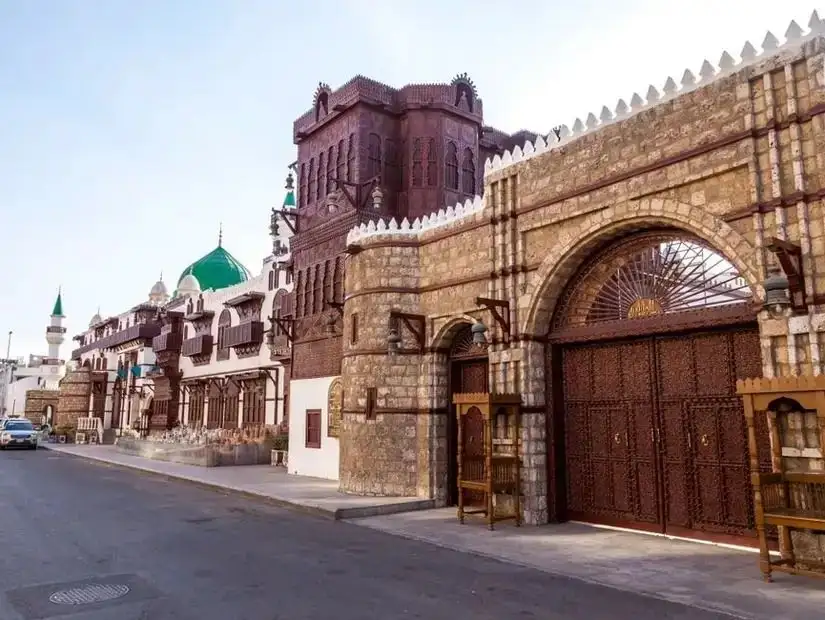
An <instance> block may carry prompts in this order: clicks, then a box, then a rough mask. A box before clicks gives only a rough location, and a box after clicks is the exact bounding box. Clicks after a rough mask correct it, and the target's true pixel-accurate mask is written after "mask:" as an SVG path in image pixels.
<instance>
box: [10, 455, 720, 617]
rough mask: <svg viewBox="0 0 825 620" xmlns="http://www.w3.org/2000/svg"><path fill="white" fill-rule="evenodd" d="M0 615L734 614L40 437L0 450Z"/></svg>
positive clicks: (422, 615)
mask: <svg viewBox="0 0 825 620" xmlns="http://www.w3.org/2000/svg"><path fill="white" fill-rule="evenodd" d="M0 592H1V594H0V619H2V620H33V619H35V618H57V619H61V618H63V619H65V620H138V619H140V620H172V619H176V620H177V619H180V620H304V619H313V620H327V619H330V620H372V619H376V620H378V619H380V620H391V619H395V618H400V619H406V618H410V619H412V618H421V619H422V620H442V619H443V620H487V619H489V620H508V619H510V618H513V619H529V618H536V619H537V620H538V619H540V620H557V619H562V618H563V619H565V620H602V619H604V620H624V619H627V620H631V619H632V620H666V619H679V620H722V619H727V620H729V618H730V617H729V616H724V615H718V614H712V613H708V612H704V611H700V610H697V609H694V608H689V607H684V606H681V605H677V604H673V603H668V602H665V601H659V600H656V599H652V598H647V597H643V596H639V595H635V594H630V593H625V592H620V591H617V590H612V589H609V588H605V587H601V586H597V585H590V584H587V583H584V582H580V581H576V580H573V579H567V578H562V577H554V576H551V575H548V574H545V573H542V572H539V571H535V570H530V569H526V568H521V567H518V566H513V565H510V564H505V563H501V562H497V561H495V560H490V559H484V558H479V557H476V556H473V555H468V554H463V553H459V552H455V551H450V550H447V549H442V548H439V547H435V546H431V545H428V544H426V543H423V542H416V541H412V540H407V539H402V538H396V537H394V536H391V535H389V534H384V533H382V532H377V531H374V530H371V529H367V528H363V527H359V526H357V525H353V524H348V523H345V522H333V521H330V520H326V519H323V518H320V517H312V516H307V515H304V514H300V513H297V512H292V511H290V510H287V509H281V508H276V507H272V506H269V505H265V504H262V503H258V502H256V501H254V500H249V499H245V498H240V497H236V496H231V495H224V494H221V493H218V492H215V491H212V490H207V489H204V488H200V487H197V486H195V485H192V484H189V483H186V482H173V481H166V480H164V479H161V478H157V477H152V476H148V475H146V474H142V473H139V472H136V471H131V470H124V469H119V468H115V467H111V466H107V465H104V464H99V463H93V462H90V461H86V460H83V459H79V458H75V457H71V456H67V455H60V454H57V453H54V452H49V451H48V450H43V449H41V450H38V451H37V452H27V451H26V452H24V451H19V452H18V451H5V452H0Z"/></svg>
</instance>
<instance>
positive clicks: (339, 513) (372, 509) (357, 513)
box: [38, 444, 435, 521]
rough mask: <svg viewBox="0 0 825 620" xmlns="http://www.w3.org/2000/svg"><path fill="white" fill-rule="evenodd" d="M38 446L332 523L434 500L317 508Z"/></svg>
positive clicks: (427, 504)
mask: <svg viewBox="0 0 825 620" xmlns="http://www.w3.org/2000/svg"><path fill="white" fill-rule="evenodd" d="M38 447H40V448H43V449H45V450H49V451H51V452H54V453H55V454H59V455H61V456H67V457H70V458H77V459H82V460H84V461H92V462H94V463H99V464H102V465H107V466H109V467H114V468H116V469H123V470H131V471H139V472H141V473H144V474H149V475H151V476H155V477H157V478H162V479H164V480H170V481H179V482H186V483H189V484H191V485H194V486H198V487H201V488H202V489H208V490H210V491H217V492H219V493H222V494H223V495H234V496H237V497H243V498H245V499H250V500H253V501H257V502H262V503H265V504H269V505H270V506H275V507H278V508H286V509H290V510H294V511H295V512H302V513H304V514H308V515H311V516H315V517H322V518H325V519H331V520H333V521H344V520H347V519H363V518H367V517H377V516H384V515H391V514H397V513H399V512H412V511H417V510H427V509H429V508H434V507H435V500H431V499H418V500H411V501H409V502H399V503H397V504H384V505H377V506H355V507H352V508H334V509H329V508H321V507H320V506H313V505H309V504H305V503H300V502H296V501H290V500H287V499H283V498H280V497H272V496H271V495H262V494H260V493H255V492H253V491H244V490H243V489H236V488H233V487H227V486H224V485H222V484H218V483H216V482H206V481H204V480H195V479H194V478H189V477H187V476H176V475H174V474H167V473H164V472H161V471H157V470H155V469H151V468H150V467H141V466H140V465H125V464H123V463H113V462H112V461H109V460H106V459H104V458H101V457H99V456H95V455H93V454H73V453H71V452H63V451H61V450H53V449H52V448H51V447H49V445H48V444H40V445H39V446H38Z"/></svg>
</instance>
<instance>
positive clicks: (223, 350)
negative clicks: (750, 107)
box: [215, 308, 232, 362]
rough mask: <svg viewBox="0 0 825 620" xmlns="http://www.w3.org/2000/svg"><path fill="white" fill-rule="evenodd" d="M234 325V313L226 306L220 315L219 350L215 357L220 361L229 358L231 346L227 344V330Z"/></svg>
mask: <svg viewBox="0 0 825 620" xmlns="http://www.w3.org/2000/svg"><path fill="white" fill-rule="evenodd" d="M230 327H232V313H231V312H230V311H229V308H224V310H223V312H221V315H220V317H218V352H217V354H216V355H215V359H216V360H217V361H219V362H222V361H225V360H228V359H229V347H228V346H227V345H226V330H228V329H229V328H230Z"/></svg>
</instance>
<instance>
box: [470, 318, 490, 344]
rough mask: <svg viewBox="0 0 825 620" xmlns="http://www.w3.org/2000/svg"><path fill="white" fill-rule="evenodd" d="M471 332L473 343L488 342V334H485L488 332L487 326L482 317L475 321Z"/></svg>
mask: <svg viewBox="0 0 825 620" xmlns="http://www.w3.org/2000/svg"><path fill="white" fill-rule="evenodd" d="M470 333H471V334H473V344H486V343H487V336H485V335H484V334H486V333H487V326H486V325H485V324H484V323H483V322H482V320H481V319H479V320H478V321H476V322H475V323H473V326H472V327H470Z"/></svg>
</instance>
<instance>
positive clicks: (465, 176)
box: [461, 147, 476, 196]
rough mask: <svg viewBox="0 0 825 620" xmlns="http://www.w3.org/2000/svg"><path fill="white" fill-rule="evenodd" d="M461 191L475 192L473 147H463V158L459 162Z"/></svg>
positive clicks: (473, 193)
mask: <svg viewBox="0 0 825 620" xmlns="http://www.w3.org/2000/svg"><path fill="white" fill-rule="evenodd" d="M461 191H463V192H464V193H465V194H471V195H473V196H474V195H475V193H476V164H475V161H473V149H471V148H469V147H468V148H466V149H464V159H463V160H462V162H461Z"/></svg>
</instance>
